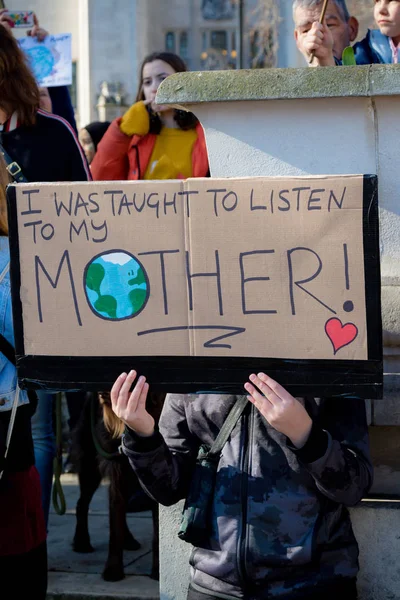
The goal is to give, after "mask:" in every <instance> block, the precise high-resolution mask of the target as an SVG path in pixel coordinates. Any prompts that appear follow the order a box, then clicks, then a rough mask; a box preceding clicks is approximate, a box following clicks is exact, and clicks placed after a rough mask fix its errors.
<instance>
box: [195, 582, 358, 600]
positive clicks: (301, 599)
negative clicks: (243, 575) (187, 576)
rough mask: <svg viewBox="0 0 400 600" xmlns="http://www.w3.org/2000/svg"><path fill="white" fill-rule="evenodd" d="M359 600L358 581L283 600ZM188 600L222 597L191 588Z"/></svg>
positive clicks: (213, 599) (218, 598)
mask: <svg viewBox="0 0 400 600" xmlns="http://www.w3.org/2000/svg"><path fill="white" fill-rule="evenodd" d="M291 598H293V600H357V598H358V596H357V584H356V581H353V580H351V581H347V582H346V583H343V584H342V583H341V584H337V585H332V586H329V589H326V590H320V591H319V592H318V593H315V594H314V593H312V594H308V595H307V596H299V595H297V594H296V595H293V596H285V598H282V600H291ZM187 600H221V598H220V597H217V596H213V595H212V594H202V593H200V592H198V591H197V590H194V589H192V588H191V587H189V591H188V595H187Z"/></svg>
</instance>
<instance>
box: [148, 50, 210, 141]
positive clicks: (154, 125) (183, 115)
mask: <svg viewBox="0 0 400 600" xmlns="http://www.w3.org/2000/svg"><path fill="white" fill-rule="evenodd" d="M155 60H162V61H164V62H165V63H167V64H168V65H169V66H170V67H172V68H173V69H174V71H175V73H184V72H185V71H187V66H186V64H185V62H184V61H183V60H182V59H181V57H180V56H178V55H177V54H173V53H172V52H153V54H149V55H148V56H146V58H145V59H144V61H143V62H142V65H141V67H140V83H139V89H138V92H137V95H136V102H139V101H140V100H144V99H145V98H144V92H143V69H144V67H145V65H147V64H148V63H151V62H154V61H155ZM149 112H150V133H160V131H161V127H162V124H161V121H160V119H159V117H158V115H157V114H156V113H154V112H153V111H149ZM175 121H176V123H177V125H178V126H179V127H180V128H181V129H183V130H187V129H194V128H195V127H196V125H197V124H198V122H199V121H198V119H197V118H196V117H195V116H194V114H193V113H191V112H187V111H186V110H175Z"/></svg>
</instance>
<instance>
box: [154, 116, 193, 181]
mask: <svg viewBox="0 0 400 600" xmlns="http://www.w3.org/2000/svg"><path fill="white" fill-rule="evenodd" d="M196 139H197V132H196V130H195V129H189V130H188V131H183V130H182V129H169V128H168V127H163V128H162V129H161V132H160V133H159V135H158V136H157V141H156V145H155V146H154V150H153V153H152V155H151V158H150V162H149V164H148V166H147V169H146V173H145V175H144V179H186V178H187V177H191V176H192V151H193V146H194V144H195V142H196Z"/></svg>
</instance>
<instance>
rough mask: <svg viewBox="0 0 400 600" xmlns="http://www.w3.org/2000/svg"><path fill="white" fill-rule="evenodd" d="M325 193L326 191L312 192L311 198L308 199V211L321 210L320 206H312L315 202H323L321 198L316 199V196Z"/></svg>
mask: <svg viewBox="0 0 400 600" xmlns="http://www.w3.org/2000/svg"><path fill="white" fill-rule="evenodd" d="M323 192H325V189H321V190H312V191H311V194H310V197H309V199H308V210H321V207H320V206H312V204H314V203H315V202H321V198H320V197H318V198H314V194H323Z"/></svg>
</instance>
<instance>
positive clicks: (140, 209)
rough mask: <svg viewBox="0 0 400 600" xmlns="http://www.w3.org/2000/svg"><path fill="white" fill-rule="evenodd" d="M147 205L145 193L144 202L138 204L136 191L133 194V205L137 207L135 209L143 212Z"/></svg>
mask: <svg viewBox="0 0 400 600" xmlns="http://www.w3.org/2000/svg"><path fill="white" fill-rule="evenodd" d="M145 205H146V196H145V195H143V202H142V204H141V205H140V206H138V205H137V204H136V192H135V193H134V194H133V206H134V207H135V210H137V212H138V213H141V212H142V210H143V209H144V207H145Z"/></svg>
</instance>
